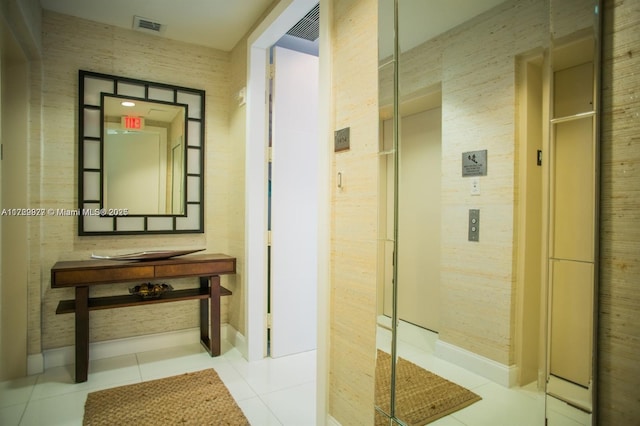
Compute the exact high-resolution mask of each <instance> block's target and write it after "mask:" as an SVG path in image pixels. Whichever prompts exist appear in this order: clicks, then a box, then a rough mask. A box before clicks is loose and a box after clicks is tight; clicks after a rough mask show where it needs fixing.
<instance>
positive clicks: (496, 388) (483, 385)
mask: <svg viewBox="0 0 640 426" xmlns="http://www.w3.org/2000/svg"><path fill="white" fill-rule="evenodd" d="M379 321H380V322H381V323H382V324H384V323H386V322H388V321H386V320H379ZM437 338H438V335H437V334H436V333H432V332H430V331H428V330H424V329H422V328H420V327H416V326H414V325H412V324H409V323H405V322H400V325H399V328H398V346H397V347H398V356H401V357H403V358H405V359H407V360H409V361H411V362H413V363H414V364H417V365H419V366H421V367H423V368H424V369H426V370H429V371H431V372H433V373H435V374H438V375H440V376H441V377H444V378H445V379H447V380H450V381H452V382H455V383H457V384H459V385H461V386H464V387H466V388H467V389H470V390H472V391H473V392H475V393H476V394H478V395H480V396H481V397H482V400H481V401H478V402H476V403H474V404H472V405H470V406H468V407H466V408H463V409H462V410H459V411H456V412H455V413H452V414H450V415H449V416H446V417H443V418H441V419H439V420H437V421H435V422H433V423H430V426H431V425H433V426H543V425H545V397H544V393H542V392H539V391H538V390H537V389H536V388H537V386H536V385H535V383H532V384H531V385H529V386H526V387H522V388H520V387H516V388H505V387H504V386H501V385H498V384H496V383H494V382H492V381H490V380H489V379H486V378H484V377H482V376H480V375H477V374H475V373H471V372H469V371H467V370H465V369H463V368H461V367H459V366H457V365H455V364H452V363H450V362H447V361H446V360H444V359H442V358H438V357H436V356H435V355H434V351H435V343H436V340H437ZM377 342H378V347H379V348H380V349H382V350H385V351H387V352H389V350H390V345H391V332H390V331H389V330H388V329H385V328H383V327H378V336H377ZM546 408H547V419H548V426H588V425H591V419H590V416H589V415H588V414H586V413H585V412H583V411H581V410H578V409H575V408H573V407H571V406H569V405H567V404H565V403H564V402H562V401H559V400H556V399H554V398H551V397H548V398H547V407H546Z"/></svg>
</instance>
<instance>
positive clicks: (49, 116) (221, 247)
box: [28, 11, 242, 353]
mask: <svg viewBox="0 0 640 426" xmlns="http://www.w3.org/2000/svg"><path fill="white" fill-rule="evenodd" d="M42 31H43V37H42V43H43V56H42V69H43V74H42V75H43V82H42V102H43V107H42V117H43V118H42V135H43V140H42V144H41V150H40V152H41V168H40V169H31V171H30V173H31V176H32V180H36V181H39V182H41V185H40V188H41V193H40V200H39V205H37V206H34V207H43V208H53V209H74V208H76V207H77V201H76V199H77V179H78V176H77V164H78V159H77V156H78V149H77V137H76V133H77V130H76V126H77V121H76V117H77V90H78V88H77V87H78V81H77V80H78V69H85V70H90V71H96V72H102V73H107V74H115V75H120V76H126V77H131V78H138V79H142V80H150V81H157V82H165V83H170V84H174V85H181V86H186V87H194V88H198V89H204V90H205V91H206V94H207V99H206V120H207V127H206V133H205V137H206V142H205V143H206V158H205V168H206V182H205V185H206V200H205V201H206V206H205V227H206V233H205V234H187V235H166V236H115V237H114V236H102V237H79V236H78V235H77V219H76V218H74V217H55V216H46V217H43V218H42V219H41V221H40V222H39V223H37V226H36V227H34V228H32V230H31V231H30V232H31V237H32V238H34V239H39V240H40V241H39V242H40V244H39V247H38V254H34V253H32V254H31V256H32V258H31V260H32V268H38V269H37V270H38V271H39V272H40V273H39V274H33V275H30V282H29V287H30V291H29V294H30V300H29V333H28V334H29V353H39V352H41V350H43V349H50V348H56V347H60V346H66V345H71V344H73V341H74V322H73V315H56V314H55V309H56V306H57V304H58V301H59V300H60V299H65V298H71V297H72V292H71V290H69V291H67V290H52V289H51V288H50V278H49V269H50V268H51V266H52V265H53V264H54V263H55V262H56V261H58V260H70V259H86V258H89V256H90V255H91V253H94V252H96V253H125V252H131V251H138V250H149V249H159V248H206V249H207V250H208V251H210V252H225V253H228V254H231V255H236V256H237V255H238V253H233V252H232V250H230V247H229V246H228V243H227V241H228V229H229V226H228V225H229V224H228V222H229V218H230V217H231V215H230V214H229V213H230V212H229V208H228V205H229V204H228V203H229V201H228V200H229V197H230V194H231V193H233V190H234V188H233V187H232V185H231V181H230V173H228V170H227V167H228V165H229V162H228V157H229V155H230V147H229V141H228V126H229V124H228V123H229V114H228V108H229V70H230V67H229V61H230V54H229V53H227V52H222V51H217V50H213V49H210V48H204V47H200V46H195V45H190V44H185V43H180V42H174V41H171V40H166V39H162V38H159V37H154V36H150V35H146V34H142V33H138V32H134V31H131V30H125V29H120V28H116V27H112V26H108V25H103V24H97V23H95V22H90V21H86V20H82V19H78V18H74V17H70V16H66V15H61V14H57V13H53V12H49V11H44V12H43V20H42ZM236 189H237V190H239V189H240V188H236ZM234 248H235V247H234ZM36 275H39V277H40V279H34V278H37V276H36ZM237 281H238V280H237V279H234V280H233V281H230V280H228V279H227V278H224V279H223V285H225V284H226V285H228V286H229V287H231V288H230V289H231V290H232V291H234V290H236V287H237ZM172 284H174V286H175V287H180V286H184V285H193V283H192V282H184V280H182V281H179V282H175V283H172ZM122 292H125V293H126V292H127V284H121V285H107V286H104V287H102V288H100V289H96V294H98V293H100V294H113V293H122ZM232 297H236V296H232ZM228 303H229V301H228V300H224V299H223V306H224V308H223V322H226V321H227V317H228V315H227V309H226V305H227V304H228ZM197 312H198V310H197V301H187V302H178V303H168V304H159V305H155V306H154V308H153V309H147V308H146V307H135V308H127V309H117V310H114V309H112V310H106V311H100V312H93V313H92V314H91V321H92V324H91V336H90V338H91V341H100V340H109V339H115V338H122V337H128V336H135V335H141V334H149V333H158V332H164V331H172V330H179V329H185V328H190V327H196V326H197V324H198V318H197ZM234 326H235V327H238V324H235V325H234ZM241 331H242V330H241Z"/></svg>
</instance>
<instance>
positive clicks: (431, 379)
mask: <svg viewBox="0 0 640 426" xmlns="http://www.w3.org/2000/svg"><path fill="white" fill-rule="evenodd" d="M390 392H391V356H390V355H389V354H388V353H386V352H383V351H380V350H378V358H377V360H376V390H375V399H376V405H377V406H378V407H379V408H381V409H382V410H383V411H384V412H385V413H389V410H390V405H391V404H390V395H391V393H390ZM395 396H396V404H395V414H396V417H397V418H398V419H400V420H402V421H403V422H405V423H406V424H408V425H410V426H423V425H425V424H427V423H431V422H433V421H435V420H437V419H439V418H441V417H444V416H446V415H449V414H451V413H453V412H455V411H458V410H460V409H462V408H464V407H467V406H469V405H471V404H473V403H474V402H477V401H480V400H481V399H482V398H480V397H479V396H478V395H476V394H475V393H473V392H471V391H470V390H468V389H466V388H464V387H462V386H460V385H458V384H456V383H453V382H450V381H448V380H447V379H445V378H442V377H440V376H438V375H437V374H434V373H432V372H430V371H427V370H425V369H424V368H422V367H419V366H417V365H415V364H413V363H412V362H410V361H407V360H406V359H403V358H400V357H398V362H397V364H396V395H395ZM388 424H389V420H388V419H385V416H383V415H381V414H380V413H378V412H377V411H376V425H379V426H382V425H388Z"/></svg>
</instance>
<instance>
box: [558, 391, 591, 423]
mask: <svg viewBox="0 0 640 426" xmlns="http://www.w3.org/2000/svg"><path fill="white" fill-rule="evenodd" d="M547 418H548V419H549V425H548V426H589V425H591V415H590V414H589V413H586V412H584V411H582V410H579V409H577V408H575V407H572V406H570V405H569V404H567V403H566V402H563V401H560V400H559V399H556V398H554V397H552V396H547Z"/></svg>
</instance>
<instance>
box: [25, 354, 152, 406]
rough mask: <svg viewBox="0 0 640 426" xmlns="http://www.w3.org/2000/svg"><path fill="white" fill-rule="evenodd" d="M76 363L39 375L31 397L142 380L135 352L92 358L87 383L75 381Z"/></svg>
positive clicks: (88, 389)
mask: <svg viewBox="0 0 640 426" xmlns="http://www.w3.org/2000/svg"><path fill="white" fill-rule="evenodd" d="M74 378H75V365H66V366H63V367H54V368H50V369H48V370H47V371H45V372H44V373H43V374H41V375H39V376H38V381H37V382H36V385H35V387H34V390H33V395H32V396H31V400H32V401H33V400H36V399H42V398H48V397H51V396H58V395H62V394H67V393H72V392H80V391H95V390H99V389H107V388H112V387H114V386H120V385H124V384H130V383H137V382H140V381H141V378H140V372H139V370H138V363H137V360H136V357H135V355H123V356H118V357H113V358H105V359H98V360H92V361H91V362H90V363H89V376H88V380H87V381H86V382H82V383H75V379H74Z"/></svg>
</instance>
